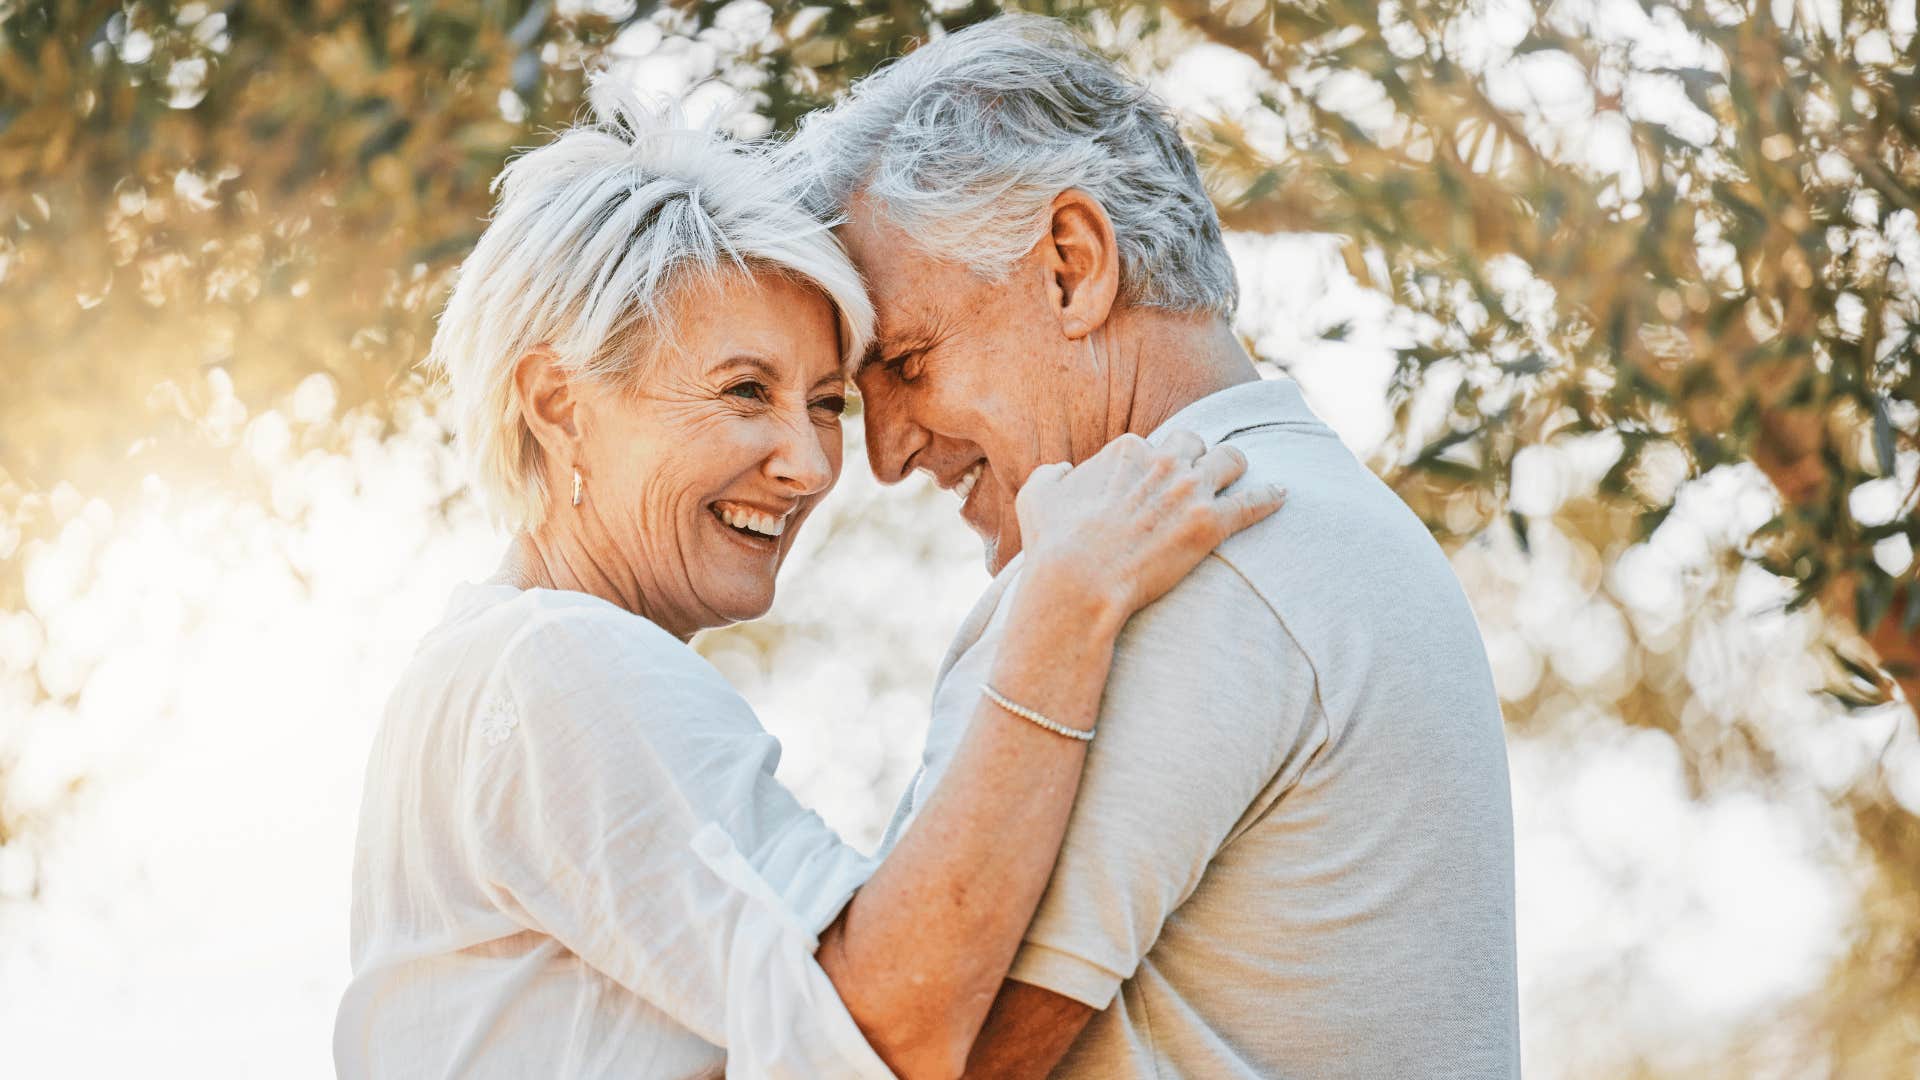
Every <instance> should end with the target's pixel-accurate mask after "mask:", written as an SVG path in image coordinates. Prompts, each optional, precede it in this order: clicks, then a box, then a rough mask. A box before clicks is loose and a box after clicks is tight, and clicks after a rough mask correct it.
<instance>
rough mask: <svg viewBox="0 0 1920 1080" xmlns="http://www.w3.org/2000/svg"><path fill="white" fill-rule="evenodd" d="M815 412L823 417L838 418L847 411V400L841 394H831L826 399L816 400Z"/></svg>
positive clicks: (814, 404) (814, 401)
mask: <svg viewBox="0 0 1920 1080" xmlns="http://www.w3.org/2000/svg"><path fill="white" fill-rule="evenodd" d="M813 410H814V411H815V412H817V413H819V414H821V415H822V416H826V417H838V416H839V415H840V414H841V413H844V412H846V411H847V399H846V397H845V396H843V395H840V394H830V395H828V396H826V397H819V398H814V399H813Z"/></svg>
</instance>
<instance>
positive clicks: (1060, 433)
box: [839, 200, 1106, 573]
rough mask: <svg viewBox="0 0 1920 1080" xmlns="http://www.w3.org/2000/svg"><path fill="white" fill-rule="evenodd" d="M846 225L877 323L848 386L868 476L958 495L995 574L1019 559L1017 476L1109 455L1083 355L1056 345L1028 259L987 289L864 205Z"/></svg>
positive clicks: (1038, 271) (1054, 317) (1096, 388)
mask: <svg viewBox="0 0 1920 1080" xmlns="http://www.w3.org/2000/svg"><path fill="white" fill-rule="evenodd" d="M849 218H850V220H849V222H848V223H847V224H846V225H844V226H842V227H841V228H840V230H839V232H840V237H841V240H842V241H843V242H844V243H845V244H846V246H847V250H848V252H849V253H850V254H851V255H852V256H853V259H854V261H855V262H856V263H858V264H859V266H860V269H861V271H862V272H863V273H864V274H865V276H866V280H867V287H868V288H869V289H870V290H871V292H872V294H873V301H874V308H875V311H876V312H877V314H878V316H879V326H878V333H877V336H876V338H875V342H874V347H873V350H872V351H871V352H870V353H869V354H868V359H867V362H866V363H865V364H864V365H863V366H862V367H861V369H860V370H859V372H858V374H857V375H856V376H855V381H856V382H857V383H858V384H859V387H860V395H861V398H862V399H863V402H864V407H865V414H866V425H867V455H868V460H869V461H870V462H871V463H872V465H873V472H874V475H875V476H877V477H879V478H880V480H881V481H882V482H883V483H895V482H897V481H899V480H901V479H904V478H905V477H906V476H907V474H908V473H909V472H911V471H912V470H914V469H924V470H925V471H926V472H928V473H929V474H931V475H932V476H933V478H934V480H935V481H936V482H937V483H939V485H940V486H941V487H943V488H948V489H950V490H954V491H956V493H957V494H960V495H963V496H964V497H965V501H964V502H963V503H962V505H961V510H960V514H961V517H962V518H963V519H965V521H966V522H967V524H968V525H970V526H971V527H972V528H973V530H974V531H975V532H976V533H979V534H980V538H981V539H982V540H983V541H985V542H986V548H987V551H986V555H987V568H988V569H989V570H990V571H992V572H994V573H998V572H999V570H1000V568H1001V567H1003V566H1005V565H1006V564H1007V562H1008V561H1010V560H1011V559H1012V558H1013V557H1014V556H1015V555H1017V554H1019V552H1020V523H1019V521H1018V520H1017V519H1016V517H1015V516H1014V511H1013V501H1014V496H1015V495H1016V494H1017V493H1018V492H1019V490H1020V486H1021V485H1022V484H1024V483H1025V482H1026V479H1027V475H1028V474H1029V473H1031V472H1032V471H1033V470H1034V468H1035V467H1037V466H1040V465H1044V464H1047V463H1050V462H1055V461H1071V462H1078V461H1080V460H1081V459H1083V458H1085V457H1086V456H1088V455H1090V454H1092V453H1093V452H1094V451H1096V450H1098V449H1099V448H1100V445H1101V444H1103V443H1104V442H1105V440H1104V438H1102V437H1101V435H1102V425H1103V424H1104V419H1105V405H1106V402H1105V381H1104V380H1103V379H1101V378H1099V375H1098V372H1097V370H1096V367H1095V360H1094V354H1093V349H1092V346H1091V344H1090V342H1089V341H1088V340H1087V339H1085V338H1082V339H1079V340H1075V339H1072V338H1068V337H1067V336H1066V335H1065V333H1064V332H1063V331H1062V328H1061V322H1060V318H1059V315H1058V312H1057V309H1056V307H1055V304H1054V301H1053V299H1052V295H1053V294H1051V293H1050V290H1049V289H1048V287H1047V277H1046V275H1047V269H1046V266H1045V263H1044V260H1043V259H1042V257H1041V256H1040V255H1039V254H1038V253H1037V252H1036V253H1030V254H1029V255H1028V256H1027V257H1026V258H1023V259H1022V260H1021V262H1020V263H1019V264H1018V265H1016V266H1015V267H1014V269H1013V271H1012V273H1010V274H1009V275H1008V276H1007V277H1006V279H1005V280H1004V281H1001V282H998V283H992V282H987V281H984V280H981V279H980V278H979V277H977V276H976V275H975V274H974V273H973V272H972V271H970V270H968V269H967V268H965V267H962V266H959V265H957V264H953V263H948V262H943V261H940V260H938V259H935V258H933V257H931V256H929V255H927V254H925V253H924V252H922V251H921V250H919V249H918V248H917V247H916V246H914V245H913V244H912V243H911V242H910V241H909V240H908V239H907V237H906V235H905V234H904V233H903V232H901V230H900V229H899V228H898V227H896V226H895V225H893V223H892V222H890V221H888V220H887V219H886V217H885V216H884V214H883V213H882V212H880V211H878V210H877V209H875V208H874V207H873V206H872V205H871V204H869V203H867V202H866V201H865V200H856V201H855V202H854V204H853V206H852V207H851V208H850V210H849Z"/></svg>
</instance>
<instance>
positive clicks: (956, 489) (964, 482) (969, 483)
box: [953, 461, 987, 502]
mask: <svg viewBox="0 0 1920 1080" xmlns="http://www.w3.org/2000/svg"><path fill="white" fill-rule="evenodd" d="M986 467H987V463H986V462H984V461H983V462H981V463H979V464H978V465H975V466H974V467H973V468H971V469H968V470H967V474H966V475H965V476H962V477H961V478H960V482H959V483H957V484H955V485H953V493H954V494H955V495H958V496H960V501H961V502H966V501H967V496H969V495H971V494H973V485H974V484H976V483H978V482H979V481H980V471H981V470H982V469H985V468H986Z"/></svg>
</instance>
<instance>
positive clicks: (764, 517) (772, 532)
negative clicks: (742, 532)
mask: <svg viewBox="0 0 1920 1080" xmlns="http://www.w3.org/2000/svg"><path fill="white" fill-rule="evenodd" d="M713 505H714V509H715V510H718V511H720V520H721V521H724V522H726V523H727V524H729V525H731V526H733V527H734V528H736V529H746V530H748V531H750V532H757V533H759V534H760V535H761V536H779V535H780V534H781V533H783V532H786V531H787V518H786V515H784V514H782V515H781V516H779V517H774V516H773V515H772V514H763V513H761V512H760V511H758V510H749V509H747V508H746V507H744V506H735V505H733V504H732V503H715V504H713Z"/></svg>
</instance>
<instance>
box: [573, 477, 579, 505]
mask: <svg viewBox="0 0 1920 1080" xmlns="http://www.w3.org/2000/svg"><path fill="white" fill-rule="evenodd" d="M573 505H575V506H579V505H580V470H579V469H575V470H573Z"/></svg>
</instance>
